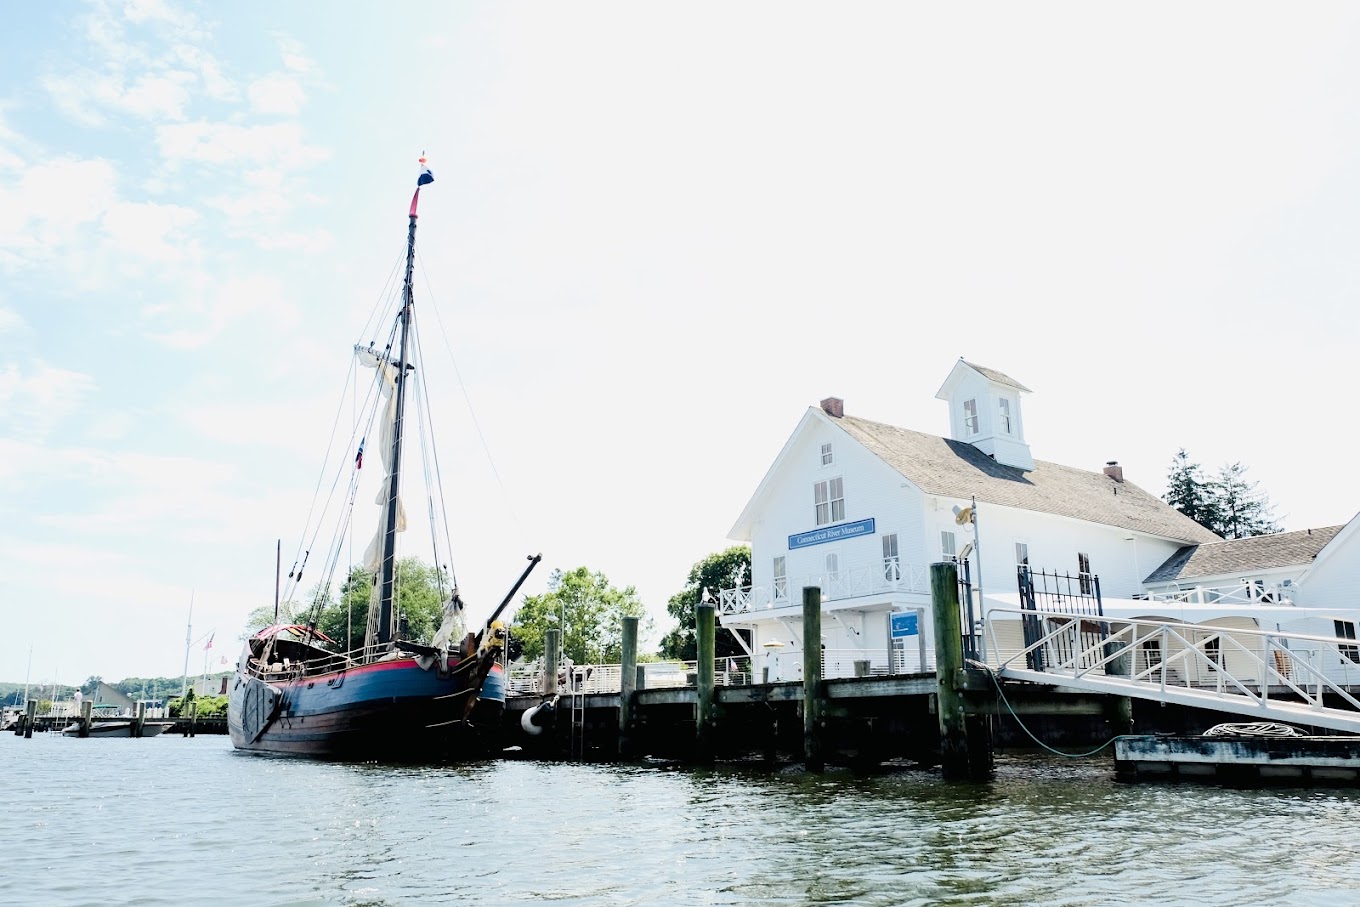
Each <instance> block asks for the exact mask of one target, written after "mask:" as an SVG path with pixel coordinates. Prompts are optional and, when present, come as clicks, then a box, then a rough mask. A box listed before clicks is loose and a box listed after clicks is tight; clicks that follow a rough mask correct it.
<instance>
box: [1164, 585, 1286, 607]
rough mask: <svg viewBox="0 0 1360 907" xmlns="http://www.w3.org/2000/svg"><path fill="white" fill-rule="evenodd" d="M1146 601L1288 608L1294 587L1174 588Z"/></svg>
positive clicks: (1174, 586)
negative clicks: (1284, 606) (1279, 606)
mask: <svg viewBox="0 0 1360 907" xmlns="http://www.w3.org/2000/svg"><path fill="white" fill-rule="evenodd" d="M1147 600H1148V601H1154V602H1177V603H1181V604H1187V605H1217V604H1223V605H1292V604H1294V587H1293V586H1292V585H1285V584H1283V583H1276V584H1274V585H1271V586H1267V585H1265V584H1264V583H1259V582H1253V581H1251V580H1247V581H1246V582H1241V583H1237V584H1236V585H1231V586H1194V587H1191V588H1189V589H1182V588H1181V587H1180V586H1179V585H1177V584H1174V583H1173V584H1172V585H1171V586H1170V587H1169V588H1167V589H1163V590H1161V591H1159V592H1149V593H1148V594H1147Z"/></svg>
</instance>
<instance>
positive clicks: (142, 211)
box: [101, 202, 198, 262]
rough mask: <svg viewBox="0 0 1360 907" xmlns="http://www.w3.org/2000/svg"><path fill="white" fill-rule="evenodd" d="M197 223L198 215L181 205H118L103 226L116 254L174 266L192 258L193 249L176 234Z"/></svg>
mask: <svg viewBox="0 0 1360 907" xmlns="http://www.w3.org/2000/svg"><path fill="white" fill-rule="evenodd" d="M196 220H198V213H197V212H196V211H193V210H192V209H189V208H184V207H181V206H179V205H158V204H154V203H152V202H118V203H116V204H114V205H112V206H111V207H110V208H109V210H108V211H107V212H105V214H104V218H103V221H102V223H101V225H102V226H103V228H104V233H105V234H106V235H107V237H108V240H109V244H110V246H111V247H112V248H113V249H114V250H115V251H116V252H120V253H124V254H130V255H133V256H135V257H136V258H138V259H141V260H143V261H153V262H175V261H182V260H184V259H185V258H188V257H190V250H191V249H192V248H193V247H192V246H191V245H190V244H188V243H186V242H185V241H184V240H183V238H181V237H179V236H177V235H176V233H177V232H178V231H180V230H182V229H184V228H185V227H187V226H188V225H190V224H192V223H194V222H195V221H196Z"/></svg>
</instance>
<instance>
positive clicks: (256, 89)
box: [0, 0, 1360, 683]
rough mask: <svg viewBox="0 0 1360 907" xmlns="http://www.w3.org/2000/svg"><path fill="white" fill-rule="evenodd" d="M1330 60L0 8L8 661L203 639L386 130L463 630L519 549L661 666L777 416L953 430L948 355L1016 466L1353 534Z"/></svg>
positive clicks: (1, 581) (485, 9)
mask: <svg viewBox="0 0 1360 907" xmlns="http://www.w3.org/2000/svg"><path fill="white" fill-rule="evenodd" d="M1358 44H1360V9H1357V8H1355V7H1354V6H1349V5H1346V4H1325V3H1320V4H1309V5H1307V6H1302V7H1301V6H1297V5H1296V6H1282V5H1278V4H1252V3H1199V4H1193V5H1186V4H1172V3H1153V4H1142V5H1138V6H1136V7H1130V6H1124V7H1119V6H1111V5H1105V4H1101V5H1092V4H1085V3H1033V4H1024V5H1017V4H1004V3H994V4H992V3H978V4H967V5H956V4H922V3H884V4H876V3H867V2H866V3H856V4H831V3H818V4H808V3H788V2H779V3H762V2H751V3H743V4H719V3H704V2H700V3H689V4H669V5H663V4H633V3H618V4H605V3H579V4H550V3H524V4H513V5H511V4H492V3H468V4H442V3H416V2H407V3H402V4H388V5H386V6H384V7H381V8H380V7H379V6H378V5H377V4H361V3H358V2H350V3H341V4H334V3H320V2H297V3H288V4H278V3H270V2H259V0H245V2H241V3H235V4H231V5H228V6H224V5H220V4H206V3H171V2H163V0H134V2H129V3H113V2H92V3H83V4H82V3H75V2H72V3H64V4H46V5H40V4H24V5H22V6H19V7H16V8H14V9H12V10H10V11H9V13H8V15H7V17H6V27H5V29H3V30H2V31H0V680H4V681H9V682H17V681H22V680H23V679H24V678H25V676H26V675H28V676H31V678H32V680H33V682H35V683H37V682H43V683H46V682H51V681H53V680H56V681H58V682H62V683H78V682H81V681H83V680H84V679H85V678H86V677H88V676H90V675H100V676H103V677H104V678H105V679H119V678H123V677H127V676H143V677H145V676H171V675H178V674H179V673H180V672H181V671H182V670H184V665H185V662H186V660H187V661H188V663H189V670H190V672H191V673H192V672H197V671H199V670H201V669H203V668H205V667H211V668H212V669H218V668H220V667H221V664H220V659H221V658H222V657H224V656H225V657H226V658H228V659H229V660H234V657H235V654H236V652H237V650H238V649H239V646H240V642H239V640H240V637H241V633H242V629H243V627H244V624H245V621H246V617H247V615H248V614H249V612H250V611H251V610H252V609H254V608H257V607H259V606H262V605H270V604H272V602H273V597H274V579H275V563H274V561H275V546H276V541H277V540H282V547H283V551H284V565H283V569H284V571H285V572H287V570H288V568H289V566H290V565H291V562H292V561H293V558H294V555H295V553H296V552H297V551H298V550H299V549H301V548H303V547H304V545H305V542H304V539H305V532H304V527H305V526H306V525H307V521H308V512H309V509H310V508H311V507H312V504H313V499H314V494H315V489H316V488H317V486H318V483H319V481H320V480H319V478H318V476H319V475H322V473H321V472H320V470H321V465H322V463H323V458H324V456H325V454H326V448H327V444H328V441H329V438H330V432H331V426H332V424H333V421H334V419H335V418H336V415H337V412H341V413H343V412H344V411H345V410H346V409H347V408H350V409H352V408H353V406H354V400H353V397H352V391H351V392H349V393H350V396H346V393H347V392H346V390H345V386H346V380H347V376H348V374H349V368H350V358H351V354H350V348H351V346H352V345H353V344H355V343H356V342H364V341H366V340H368V339H373V336H374V335H373V334H372V333H370V334H367V335H365V334H363V333H362V332H363V331H364V328H365V322H366V320H367V319H368V317H369V315H370V313H371V312H372V310H373V308H374V306H375V303H376V302H379V301H381V300H382V299H383V298H384V296H383V293H384V287H385V285H386V284H387V279H388V277H389V275H390V273H391V270H392V267H393V264H394V263H395V262H396V261H397V259H398V258H399V256H400V255H401V252H402V249H403V243H404V240H405V230H406V209H407V205H408V203H409V198H410V192H411V189H412V187H413V185H414V180H415V176H416V172H417V170H416V159H417V158H418V157H419V156H420V155H421V153H422V152H424V153H426V154H427V155H428V158H429V161H430V166H431V167H432V169H433V170H434V173H435V175H436V182H435V184H434V185H433V186H432V187H431V188H430V189H429V190H428V191H427V192H425V193H423V194H422V200H421V218H420V233H419V239H418V246H419V249H420V267H419V269H418V272H417V277H418V280H417V283H416V289H415V294H416V305H417V310H418V315H417V317H418V319H421V321H420V323H421V325H422V328H423V338H424V339H423V341H422V342H423V343H424V344H425V346H424V347H423V349H424V351H425V354H426V360H427V365H428V373H427V375H426V381H427V386H428V388H429V395H430V400H431V408H432V410H433V413H434V422H435V425H436V428H435V438H436V439H437V441H438V447H439V450H440V460H441V476H442V479H443V482H444V486H445V491H446V492H447V493H448V495H447V496H448V498H449V511H450V512H449V517H450V520H451V522H452V523H453V525H454V527H455V528H454V531H453V559H454V567H455V569H456V571H457V574H458V578H459V581H460V584H461V587H462V589H463V592H464V597H465V598H466V599H467V600H468V602H469V606H470V609H471V611H470V613H471V615H472V616H473V617H474V618H477V617H484V616H485V615H486V614H487V613H489V612H490V610H491V608H492V607H494V605H495V603H496V602H498V601H499V600H500V598H501V596H502V595H504V594H505V592H506V591H507V590H508V588H509V586H510V584H511V583H512V582H513V580H514V578H515V577H516V576H517V575H518V573H519V571H520V569H521V568H522V566H523V564H524V563H525V561H524V558H525V556H526V555H528V554H532V553H535V552H542V554H543V555H544V564H543V567H542V568H541V569H540V571H539V572H537V573H536V574H535V575H534V576H533V577H532V578H531V579H530V581H529V582H528V583H527V584H526V586H525V589H524V591H525V592H527V593H531V594H533V593H538V592H542V591H543V590H544V589H545V588H546V583H547V580H548V577H549V575H550V573H551V571H552V570H553V569H556V568H560V569H563V570H570V569H572V568H574V567H577V566H587V567H589V568H590V569H592V570H599V571H602V572H604V573H605V574H606V575H607V577H608V578H609V580H610V581H611V582H612V583H613V584H614V585H616V586H619V587H623V586H627V585H632V586H635V587H636V589H637V591H638V593H639V595H640V596H641V597H642V599H643V600H644V601H645V602H646V604H647V606H648V608H649V610H650V612H651V613H652V614H653V615H654V620H655V625H654V630H653V633H652V641H653V642H654V641H655V640H657V639H659V637H660V635H661V634H662V633H663V632H664V631H665V630H666V629H668V626H669V621H668V619H667V617H666V615H665V603H666V601H667V599H669V598H670V596H672V595H674V594H675V593H677V592H679V591H680V590H681V589H682V588H683V586H684V583H685V578H686V576H687V574H688V572H689V569H690V567H691V566H692V565H693V564H694V563H695V562H696V561H698V560H700V559H702V558H703V557H705V556H706V555H708V554H710V553H712V552H715V551H719V550H722V549H723V548H724V547H726V546H727V545H728V544H729V541H728V539H727V538H726V536H727V533H728V531H729V530H730V529H731V527H732V524H733V523H734V522H735V520H736V518H737V516H738V515H739V514H740V513H741V511H742V509H743V507H744V506H745V504H746V502H747V500H748V499H749V497H750V495H751V494H752V492H753V491H754V490H755V488H756V486H757V485H758V483H759V482H760V480H761V478H762V476H763V475H764V474H765V471H766V470H767V469H768V468H769V466H770V464H771V463H772V462H773V460H774V458H775V456H776V455H777V453H778V452H779V450H780V448H781V447H782V445H783V443H784V441H785V440H786V439H787V437H788V435H789V434H790V433H791V432H792V430H793V428H794V426H795V425H796V424H797V422H798V420H799V418H800V417H801V416H802V414H803V412H804V411H805V410H806V408H807V407H808V406H811V405H816V404H817V402H818V401H819V400H820V399H822V398H823V397H827V396H839V397H842V398H844V399H845V401H846V402H845V409H846V412H847V413H850V414H852V415H857V416H861V417H865V418H869V419H876V420H879V421H884V422H889V423H893V424H897V425H901V426H905V427H908V428H912V429H915V430H918V431H926V432H931V433H936V434H946V433H947V432H948V420H947V412H946V411H945V405H944V403H942V402H940V401H937V400H935V399H934V395H935V392H936V391H937V390H938V388H939V386H940V384H941V382H942V381H943V380H944V378H945V376H946V375H947V374H948V373H949V370H950V368H951V367H952V365H953V363H954V362H955V361H956V360H957V359H958V358H959V357H960V356H962V357H965V358H967V359H969V360H970V361H973V362H977V363H981V364H983V365H986V366H989V367H992V368H995V369H999V370H1001V371H1004V372H1006V373H1007V374H1009V375H1011V376H1012V377H1014V378H1016V379H1017V380H1019V381H1020V382H1021V383H1023V384H1024V385H1026V386H1027V387H1029V388H1031V389H1032V390H1033V393H1032V394H1030V395H1029V396H1027V397H1026V398H1025V401H1024V419H1025V428H1026V435H1027V440H1028V441H1029V443H1030V445H1031V448H1032V451H1033V453H1034V455H1035V456H1036V457H1037V458H1038V459H1041V460H1048V461H1053V462H1057V463H1063V464H1067V465H1071V466H1080V467H1086V468H1089V469H1092V470H1097V469H1099V468H1100V467H1101V466H1102V465H1103V464H1104V463H1105V461H1107V460H1119V461H1120V462H1121V464H1122V465H1123V467H1124V471H1125V476H1126V478H1127V479H1128V480H1129V481H1132V482H1134V483H1135V484H1138V485H1140V486H1141V487H1143V488H1146V489H1148V490H1149V491H1152V492H1153V493H1157V494H1160V493H1161V492H1162V491H1163V490H1164V487H1165V478H1166V474H1167V472H1168V469H1169V466H1170V462H1171V459H1172V456H1173V455H1174V454H1175V452H1176V451H1177V450H1178V449H1179V448H1181V447H1184V448H1186V449H1187V450H1188V451H1189V452H1190V455H1191V458H1192V459H1193V460H1194V461H1197V462H1200V463H1202V464H1203V465H1205V466H1206V467H1207V468H1208V469H1209V470H1211V471H1212V470H1216V469H1217V468H1218V467H1219V466H1221V465H1223V464H1225V463H1228V462H1232V461H1241V462H1242V463H1244V464H1246V465H1247V466H1248V467H1249V472H1248V478H1250V479H1253V480H1255V481H1257V482H1259V487H1260V488H1261V490H1263V491H1265V492H1266V493H1267V494H1268V495H1269V497H1270V499H1271V501H1272V502H1273V503H1274V505H1275V512H1276V516H1277V518H1278V519H1279V522H1280V523H1281V524H1282V526H1283V527H1284V528H1286V529H1302V528H1307V527H1317V526H1329V525H1336V524H1339V523H1343V522H1345V521H1347V520H1349V519H1350V518H1351V517H1352V516H1353V515H1355V513H1356V512H1357V511H1358V510H1360V469H1356V468H1355V467H1353V466H1351V465H1350V464H1349V456H1350V455H1351V453H1353V452H1354V450H1355V448H1356V446H1357V443H1356V442H1357V441H1360V429H1357V427H1356V426H1357V420H1356V418H1355V416H1354V412H1355V410H1356V406H1355V402H1354V400H1353V399H1352V398H1353V394H1352V393H1351V392H1349V391H1348V390H1347V389H1346V388H1348V387H1350V386H1351V384H1352V383H1353V380H1352V375H1353V372H1354V362H1353V356H1354V355H1355V351H1356V350H1357V349H1360V317H1357V316H1356V314H1355V311H1354V304H1355V300H1356V298H1357V295H1358V291H1360V256H1356V255H1355V254H1354V250H1355V249H1356V248H1357V245H1358V241H1360V180H1358V179H1357V174H1360V168H1357V165H1356V161H1360V131H1358V130H1357V126H1360V89H1357V87H1356V86H1360V47H1358V46H1357V45H1358ZM427 313H429V314H427ZM431 315H433V316H434V317H433V318H432V317H431ZM370 330H371V329H370ZM341 441H342V442H343V441H344V439H343V438H342V439H341ZM341 447H342V448H343V443H342V444H341ZM333 455H334V453H333ZM344 455H345V456H346V457H347V456H348V451H345V454H344ZM410 506H411V509H412V512H413V514H414V515H416V516H422V518H423V514H422V513H421V511H422V510H423V505H421V504H419V503H415V504H412V505H410ZM358 519H359V517H358V516H356V521H357V520H358ZM418 534H419V533H415V532H413V533H411V535H412V536H413V537H414V536H416V535H418ZM356 546H357V547H362V540H361V541H359V542H358V543H356ZM412 553H415V554H421V551H420V550H414V551H413V552H412ZM345 554H346V556H347V557H346V559H348V555H349V554H350V551H349V549H346V551H345ZM316 572H319V570H318V571H315V572H314V574H313V575H315V573H316ZM307 584H310V580H308V583H307ZM191 603H192V631H191V632H190V635H191V637H192V638H191V640H190V641H191V642H192V643H193V646H192V648H191V651H190V652H189V653H188V656H187V658H186V647H185V642H186V630H187V627H186V624H187V623H189V619H190V607H191ZM209 634H213V639H214V648H213V649H212V650H205V649H204V643H205V641H206V640H205V639H204V638H203V637H205V636H207V635H209ZM30 652H31V668H30V667H29V659H30Z"/></svg>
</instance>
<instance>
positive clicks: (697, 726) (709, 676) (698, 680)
mask: <svg viewBox="0 0 1360 907" xmlns="http://www.w3.org/2000/svg"><path fill="white" fill-rule="evenodd" d="M694 616H695V634H694V635H695V643H696V653H695V659H696V660H697V661H698V665H697V666H696V670H695V692H696V697H695V706H694V759H695V761H696V762H702V763H708V762H712V761H713V691H714V689H715V687H716V683H715V681H716V679H717V678H716V676H715V673H714V672H715V671H716V661H717V653H716V646H717V627H718V624H717V615H716V612H715V611H714V610H713V605H711V604H709V603H708V602H701V603H700V604H699V606H698V607H697V608H696V609H695V612H694Z"/></svg>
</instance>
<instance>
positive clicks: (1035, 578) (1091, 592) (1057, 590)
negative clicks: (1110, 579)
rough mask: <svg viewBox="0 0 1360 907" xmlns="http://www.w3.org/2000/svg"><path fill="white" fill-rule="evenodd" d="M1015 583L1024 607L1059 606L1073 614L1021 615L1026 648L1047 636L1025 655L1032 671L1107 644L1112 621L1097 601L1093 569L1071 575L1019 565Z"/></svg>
mask: <svg viewBox="0 0 1360 907" xmlns="http://www.w3.org/2000/svg"><path fill="white" fill-rule="evenodd" d="M1016 582H1017V584H1018V585H1019V587H1020V608H1021V610H1022V611H1031V612H1044V611H1060V612H1063V614H1064V615H1066V614H1071V615H1072V617H1071V618H1070V619H1069V618H1066V617H1057V616H1054V615H1051V614H1048V615H1045V614H1041V613H1034V614H1025V615H1023V616H1022V617H1021V627H1022V629H1023V631H1024V635H1025V648H1026V649H1030V647H1031V646H1035V645H1036V644H1037V643H1039V642H1040V641H1041V640H1044V639H1045V637H1048V639H1047V641H1046V642H1045V643H1044V645H1042V646H1038V647H1037V648H1034V649H1030V651H1028V652H1027V653H1026V654H1025V663H1026V666H1027V667H1029V668H1030V669H1031V670H1034V671H1042V670H1044V669H1045V667H1046V665H1047V664H1048V663H1049V662H1050V661H1056V662H1057V663H1059V664H1069V663H1071V661H1072V660H1073V658H1074V657H1075V656H1076V655H1077V653H1079V652H1099V651H1103V649H1104V647H1105V646H1108V645H1109V642H1108V640H1109V636H1110V625H1109V624H1108V623H1107V622H1106V621H1105V619H1104V618H1105V609H1104V606H1103V605H1102V604H1101V600H1100V577H1098V576H1096V575H1095V574H1093V573H1080V574H1078V575H1077V576H1072V575H1071V574H1067V573H1058V572H1056V571H1054V572H1053V573H1046V572H1044V571H1042V570H1040V571H1037V572H1036V571H1033V570H1031V569H1030V568H1029V567H1028V566H1021V567H1018V568H1017V569H1016ZM1083 618H1086V619H1083ZM1092 618H1094V619H1092ZM1059 631H1062V632H1059Z"/></svg>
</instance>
